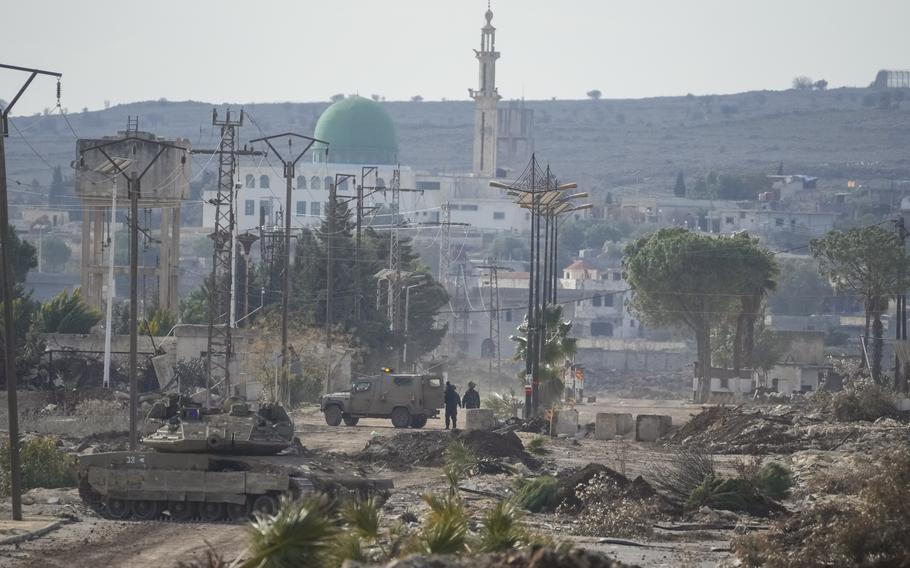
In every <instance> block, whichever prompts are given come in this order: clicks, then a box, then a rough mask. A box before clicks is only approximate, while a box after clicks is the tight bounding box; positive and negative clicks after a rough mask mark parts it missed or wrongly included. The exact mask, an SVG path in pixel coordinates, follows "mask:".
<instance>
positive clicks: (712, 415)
mask: <svg viewBox="0 0 910 568" xmlns="http://www.w3.org/2000/svg"><path fill="white" fill-rule="evenodd" d="M671 442H675V443H679V444H683V445H697V446H701V447H703V448H704V449H706V450H707V451H710V452H711V453H715V454H750V455H765V454H792V453H794V452H797V451H800V450H810V449H814V450H824V451H832V450H836V449H838V448H842V447H844V449H847V448H849V449H852V450H868V449H874V448H877V447H882V446H886V445H890V444H894V443H908V442H910V425H907V424H902V423H900V422H897V421H896V420H894V419H892V418H882V419H879V420H876V421H875V422H874V423H870V422H848V423H844V422H830V421H827V420H825V419H824V418H823V417H822V416H821V415H819V414H812V413H809V412H807V411H806V410H805V409H800V408H794V407H790V406H783V405H780V406H775V407H772V408H769V409H761V408H751V409H745V408H743V407H740V406H736V407H730V406H715V407H710V408H706V409H704V410H703V411H702V412H701V413H699V414H698V415H696V416H694V417H693V418H692V420H690V421H689V422H688V423H687V424H685V425H684V426H683V427H682V428H680V429H679V430H678V431H677V432H676V434H674V436H673V437H672V438H671Z"/></svg>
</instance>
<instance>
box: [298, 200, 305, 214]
mask: <svg viewBox="0 0 910 568" xmlns="http://www.w3.org/2000/svg"><path fill="white" fill-rule="evenodd" d="M297 214H298V215H306V201H298V202H297Z"/></svg>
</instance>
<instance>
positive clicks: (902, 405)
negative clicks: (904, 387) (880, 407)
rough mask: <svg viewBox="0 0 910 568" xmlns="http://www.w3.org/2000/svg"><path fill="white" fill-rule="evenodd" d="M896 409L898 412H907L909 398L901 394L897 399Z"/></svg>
mask: <svg viewBox="0 0 910 568" xmlns="http://www.w3.org/2000/svg"><path fill="white" fill-rule="evenodd" d="M897 409H898V410H899V411H900V412H907V411H908V410H910V398H908V397H906V396H902V397H900V398H898V399H897Z"/></svg>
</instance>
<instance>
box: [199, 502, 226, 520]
mask: <svg viewBox="0 0 910 568" xmlns="http://www.w3.org/2000/svg"><path fill="white" fill-rule="evenodd" d="M199 516H200V517H201V518H202V520H203V521H208V522H212V521H220V520H221V518H222V517H224V503H215V502H213V501H206V502H205V503H202V504H201V505H199Z"/></svg>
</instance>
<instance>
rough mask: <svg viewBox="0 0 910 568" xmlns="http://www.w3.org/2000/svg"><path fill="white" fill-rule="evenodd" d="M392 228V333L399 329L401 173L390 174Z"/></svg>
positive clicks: (390, 284) (390, 297) (390, 281)
mask: <svg viewBox="0 0 910 568" xmlns="http://www.w3.org/2000/svg"><path fill="white" fill-rule="evenodd" d="M389 190H390V191H391V192H392V227H391V230H390V231H389V271H390V272H389V275H390V280H389V325H390V327H391V330H392V331H397V330H399V329H400V328H401V321H400V319H401V249H400V248H399V242H398V226H399V225H400V224H401V215H400V209H401V171H400V170H399V169H398V168H395V171H394V172H393V173H392V183H391V185H390V187H389Z"/></svg>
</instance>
